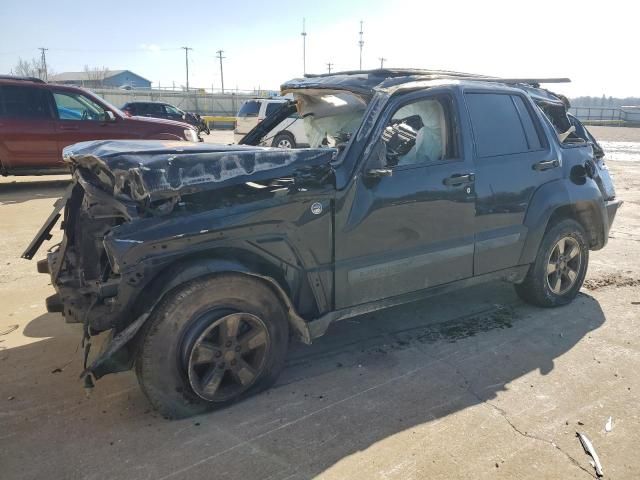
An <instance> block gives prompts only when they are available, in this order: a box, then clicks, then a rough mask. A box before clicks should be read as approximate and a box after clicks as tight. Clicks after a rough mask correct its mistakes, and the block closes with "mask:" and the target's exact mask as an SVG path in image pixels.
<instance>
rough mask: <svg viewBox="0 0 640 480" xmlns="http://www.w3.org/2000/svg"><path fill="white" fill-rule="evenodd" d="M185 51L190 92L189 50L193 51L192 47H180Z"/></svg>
mask: <svg viewBox="0 0 640 480" xmlns="http://www.w3.org/2000/svg"><path fill="white" fill-rule="evenodd" d="M180 48H183V49H184V64H185V66H186V68H187V92H188V91H189V50H193V48H191V47H180Z"/></svg>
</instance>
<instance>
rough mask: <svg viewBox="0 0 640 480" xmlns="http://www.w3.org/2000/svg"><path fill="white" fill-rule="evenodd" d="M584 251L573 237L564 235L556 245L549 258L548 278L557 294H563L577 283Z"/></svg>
mask: <svg viewBox="0 0 640 480" xmlns="http://www.w3.org/2000/svg"><path fill="white" fill-rule="evenodd" d="M581 266H582V251H581V249H580V244H579V243H578V241H577V240H576V239H575V238H573V237H563V238H561V239H560V240H558V242H557V243H556V244H555V245H554V247H553V248H552V249H551V253H550V254H549V258H548V260H547V269H546V278H547V285H548V287H549V289H550V290H551V291H552V292H553V293H555V294H556V295H563V294H565V293H566V292H568V291H569V290H571V288H573V286H574V285H575V284H576V281H577V280H578V275H579V273H580V267H581Z"/></svg>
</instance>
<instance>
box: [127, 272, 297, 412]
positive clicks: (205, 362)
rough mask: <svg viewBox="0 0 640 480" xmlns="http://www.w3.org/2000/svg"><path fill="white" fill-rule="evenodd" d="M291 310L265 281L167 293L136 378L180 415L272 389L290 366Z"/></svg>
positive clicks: (220, 281)
mask: <svg viewBox="0 0 640 480" xmlns="http://www.w3.org/2000/svg"><path fill="white" fill-rule="evenodd" d="M288 337H289V332H288V322H287V318H286V313H285V310H284V308H283V306H282V304H281V302H280V301H279V299H278V298H277V297H276V295H275V294H274V293H273V292H272V290H271V289H270V288H269V287H268V286H267V285H266V284H264V282H262V281H260V280H257V279H254V278H252V277H250V276H247V275H242V274H224V275H215V276H210V277H204V278H200V279H196V280H192V281H190V282H187V283H185V284H184V285H182V286H180V287H177V288H176V289H174V290H172V291H171V292H169V293H168V294H167V296H166V298H164V299H163V300H162V301H161V302H160V304H159V305H158V307H157V308H156V309H155V310H154V312H153V314H152V317H151V318H150V319H149V320H148V324H147V325H146V329H145V331H144V333H143V338H142V341H141V345H140V348H139V351H138V354H137V358H136V374H137V376H138V381H139V383H140V386H141V387H142V390H143V392H144V393H145V394H146V396H147V398H148V399H149V401H150V402H151V404H152V405H153V406H154V407H155V408H156V409H157V410H158V411H160V413H162V414H163V415H164V416H166V417H168V418H182V417H186V416H190V415H193V414H197V413H202V412H204V411H206V410H210V409H212V408H215V407H219V406H223V405H226V404H228V403H231V402H234V401H237V400H240V399H242V398H244V397H246V396H248V395H250V394H253V393H256V392H258V391H260V390H263V389H265V388H268V387H269V386H271V385H272V384H273V383H274V382H275V381H276V379H277V377H278V374H279V373H280V371H281V370H282V368H283V366H284V360H285V356H286V352H287V344H288Z"/></svg>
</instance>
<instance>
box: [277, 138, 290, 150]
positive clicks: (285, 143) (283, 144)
mask: <svg viewBox="0 0 640 480" xmlns="http://www.w3.org/2000/svg"><path fill="white" fill-rule="evenodd" d="M278 147H279V148H291V141H289V140H287V139H286V138H283V139H282V140H280V141H279V142H278Z"/></svg>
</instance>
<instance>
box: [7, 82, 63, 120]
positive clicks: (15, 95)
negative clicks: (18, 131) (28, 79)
mask: <svg viewBox="0 0 640 480" xmlns="http://www.w3.org/2000/svg"><path fill="white" fill-rule="evenodd" d="M0 90H1V92H0V98H3V99H4V102H3V103H4V107H3V108H2V109H0V114H1V115H2V116H3V117H5V118H25V119H50V118H51V110H50V108H49V102H48V98H49V97H48V92H47V91H46V90H44V89H42V88H33V87H20V86H16V85H5V86H2V87H0Z"/></svg>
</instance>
